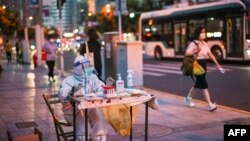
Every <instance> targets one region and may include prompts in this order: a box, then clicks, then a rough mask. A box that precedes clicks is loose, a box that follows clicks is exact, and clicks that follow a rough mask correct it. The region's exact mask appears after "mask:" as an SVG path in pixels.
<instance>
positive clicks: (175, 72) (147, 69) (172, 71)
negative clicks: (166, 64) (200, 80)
mask: <svg viewBox="0 0 250 141" xmlns="http://www.w3.org/2000/svg"><path fill="white" fill-rule="evenodd" d="M144 70H146V71H155V72H163V73H173V74H182V72H181V71H176V70H175V71H174V70H164V69H155V68H143V71H144Z"/></svg>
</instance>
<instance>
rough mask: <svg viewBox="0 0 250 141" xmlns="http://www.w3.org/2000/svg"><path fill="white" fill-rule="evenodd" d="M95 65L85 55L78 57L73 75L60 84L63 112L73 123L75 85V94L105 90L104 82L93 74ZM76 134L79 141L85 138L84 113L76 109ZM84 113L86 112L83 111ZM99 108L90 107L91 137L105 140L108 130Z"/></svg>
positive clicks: (59, 94) (97, 140) (99, 140)
mask: <svg viewBox="0 0 250 141" xmlns="http://www.w3.org/2000/svg"><path fill="white" fill-rule="evenodd" d="M93 70H94V69H93V67H92V66H91V65H90V61H89V60H88V59H86V58H84V57H83V56H78V57H76V59H75V61H74V70H73V75H71V76H68V77H67V78H65V79H64V80H63V82H62V84H61V86H60V89H59V92H58V96H59V99H60V100H61V101H62V102H63V112H64V116H65V119H66V120H67V121H68V122H70V123H73V107H72V106H71V105H70V101H69V100H70V99H69V97H70V95H71V94H72V88H73V87H74V90H76V91H75V92H74V95H82V94H89V93H93V92H100V91H103V89H102V85H104V83H103V82H102V81H100V80H99V79H98V77H97V76H96V75H95V74H93V73H92V72H93ZM76 113H77V116H76V136H77V141H84V140H85V118H84V115H83V114H80V112H79V111H78V110H77V111H76ZM82 113H84V112H82ZM100 115H101V113H100V111H99V109H97V108H93V109H88V119H89V123H90V127H91V134H90V135H91V138H92V140H94V141H105V140H106V130H105V128H104V124H103V121H102V118H101V117H102V116H100Z"/></svg>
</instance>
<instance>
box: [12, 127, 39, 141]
mask: <svg viewBox="0 0 250 141" xmlns="http://www.w3.org/2000/svg"><path fill="white" fill-rule="evenodd" d="M7 136H8V141H42V133H41V132H40V131H39V130H38V129H36V128H34V134H29V135H23V136H17V137H12V135H11V133H10V131H9V130H7Z"/></svg>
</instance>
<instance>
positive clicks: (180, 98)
mask: <svg viewBox="0 0 250 141" xmlns="http://www.w3.org/2000/svg"><path fill="white" fill-rule="evenodd" d="M144 89H146V90H149V91H153V92H154V93H157V94H159V95H162V96H166V95H168V96H170V97H173V98H176V99H179V100H183V99H184V98H185V97H183V96H179V95H175V94H172V93H167V92H163V91H159V90H155V89H151V88H146V87H144ZM193 100H194V101H195V102H197V103H201V104H207V103H206V102H204V101H202V100H197V99H193ZM216 105H217V106H218V107H220V108H223V109H227V110H230V111H236V112H239V113H243V114H248V115H250V112H249V111H245V110H240V109H236V108H233V107H228V106H224V105H220V104H216Z"/></svg>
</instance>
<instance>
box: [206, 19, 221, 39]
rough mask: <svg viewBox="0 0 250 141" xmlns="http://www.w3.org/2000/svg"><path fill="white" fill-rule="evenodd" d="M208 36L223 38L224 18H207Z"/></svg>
mask: <svg viewBox="0 0 250 141" xmlns="http://www.w3.org/2000/svg"><path fill="white" fill-rule="evenodd" d="M206 22H207V26H206V29H207V38H208V39H209V38H221V37H222V36H223V35H222V33H223V20H222V19H219V18H214V17H209V18H207V21H206Z"/></svg>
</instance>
